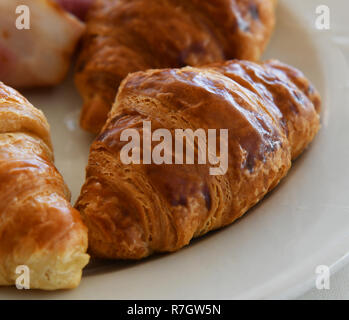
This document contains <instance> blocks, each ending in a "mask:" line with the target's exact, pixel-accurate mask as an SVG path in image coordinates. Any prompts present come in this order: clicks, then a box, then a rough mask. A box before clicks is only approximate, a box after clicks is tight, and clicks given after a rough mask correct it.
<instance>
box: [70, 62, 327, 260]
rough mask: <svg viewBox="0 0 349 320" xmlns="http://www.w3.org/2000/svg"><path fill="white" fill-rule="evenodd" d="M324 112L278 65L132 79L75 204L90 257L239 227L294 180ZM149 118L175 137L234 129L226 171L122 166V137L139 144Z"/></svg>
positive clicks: (228, 65) (171, 244)
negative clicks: (133, 135) (132, 136)
mask: <svg viewBox="0 0 349 320" xmlns="http://www.w3.org/2000/svg"><path fill="white" fill-rule="evenodd" d="M319 112H320V97H319V94H318V93H317V91H316V90H315V89H314V87H313V86H312V85H311V84H310V83H309V81H308V80H307V79H306V78H305V77H304V75H303V74H302V73H301V72H300V71H298V70H296V69H294V68H292V67H290V66H287V65H285V64H282V63H280V62H278V61H275V60H272V61H267V62H265V63H261V64H257V63H253V62H247V61H237V60H233V61H228V62H225V63H216V64H212V65H208V66H206V67H201V68H193V67H185V68H183V69H160V70H149V71H146V72H137V73H134V74H131V75H129V76H128V77H127V78H126V79H125V80H124V81H123V83H122V84H121V86H120V90H119V93H118V95H117V98H116V101H115V104H114V106H113V109H112V110H111V112H110V114H109V118H108V121H107V123H106V125H105V126H104V128H103V130H102V132H101V134H100V135H99V136H98V137H97V138H96V140H95V141H94V143H93V144H92V146H91V151H90V157H89V164H88V167H87V172H86V182H85V184H84V186H83V188H82V191H81V195H80V198H79V199H78V202H77V205H76V208H77V209H79V210H80V212H81V214H82V217H83V220H84V221H85V223H86V225H87V226H88V229H89V244H90V250H91V253H92V254H94V255H95V256H99V257H106V258H118V259H120V258H121V259H139V258H143V257H146V256H148V255H150V254H152V253H154V252H168V251H176V250H178V249H180V248H182V247H183V246H185V245H187V244H188V243H189V242H190V240H191V239H192V238H194V237H197V236H200V235H203V234H205V233H207V232H208V231H210V230H214V229H217V228H220V227H223V226H225V225H228V224H230V223H232V222H233V221H235V220H236V219H237V218H239V217H241V216H242V215H243V214H244V213H245V212H246V211H247V210H248V209H249V208H251V207H252V206H253V205H254V204H256V203H257V202H258V201H260V200H261V199H262V198H263V197H264V196H265V195H266V194H267V193H268V192H269V191H270V190H271V189H273V188H274V187H275V186H276V185H277V184H278V183H279V181H280V179H282V178H283V177H284V176H285V175H286V174H287V172H288V170H289V169H290V167H291V160H292V159H295V158H296V157H297V156H298V155H299V154H300V153H301V152H302V151H303V150H304V149H305V148H306V147H307V146H308V144H309V143H310V142H311V141H312V139H313V138H314V136H315V135H316V133H317V131H318V129H319ZM144 121H150V122H151V126H152V130H153V132H154V131H155V130H156V129H160V128H166V129H168V130H169V131H170V132H171V133H172V134H173V135H172V136H174V132H175V131H176V129H192V130H193V131H194V130H197V129H204V130H205V131H206V132H207V131H208V129H228V130H229V135H228V152H229V153H228V155H229V157H228V159H229V161H228V170H227V173H226V174H223V175H210V174H209V166H210V165H209V164H197V163H195V164H172V165H168V164H161V165H156V164H154V163H153V164H144V162H143V163H142V162H141V164H132V163H131V164H127V165H126V164H124V162H123V161H121V157H120V153H121V150H122V148H123V147H124V146H125V145H126V143H127V142H123V141H121V140H122V139H121V135H122V132H124V131H125V130H126V129H136V130H137V132H139V134H140V137H142V136H143V133H144V130H143V128H144ZM173 145H174V143H173ZM217 145H218V141H217ZM140 146H141V149H142V152H143V154H144V148H143V147H142V146H143V144H140ZM197 153H198V148H197V147H196V148H195V154H196V155H197Z"/></svg>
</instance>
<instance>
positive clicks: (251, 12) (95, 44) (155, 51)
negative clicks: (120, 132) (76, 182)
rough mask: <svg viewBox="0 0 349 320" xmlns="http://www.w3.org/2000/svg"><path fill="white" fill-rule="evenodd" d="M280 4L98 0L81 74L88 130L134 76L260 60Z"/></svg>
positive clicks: (268, 0)
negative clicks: (152, 71) (229, 62)
mask: <svg viewBox="0 0 349 320" xmlns="http://www.w3.org/2000/svg"><path fill="white" fill-rule="evenodd" d="M275 5H276V1H275V0H248V1H246V0H210V1H202V0H97V1H96V3H95V5H94V7H93V8H92V9H91V10H90V11H89V17H88V20H87V31H86V33H85V36H84V40H83V47H82V50H81V54H80V57H79V61H78V65H77V70H76V84H77V87H78V89H79V91H80V93H81V94H82V96H83V98H84V107H83V110H82V114H81V126H82V127H83V128H84V129H86V130H88V131H91V132H95V133H98V132H99V131H100V129H101V128H102V126H103V125H104V123H105V121H106V119H107V114H108V112H109V111H110V109H111V106H112V103H113V101H114V99H115V94H116V90H117V88H118V86H119V85H120V82H121V81H122V80H123V79H124V78H125V77H126V76H127V75H128V74H129V73H131V72H135V71H141V70H147V69H154V68H169V67H171V68H181V67H184V66H186V65H191V66H199V65H205V64H208V63H212V62H218V61H225V60H228V59H233V58H236V59H246V60H258V59H259V57H260V56H261V53H262V52H263V50H264V48H265V46H266V44H267V42H268V40H269V38H270V35H271V32H272V30H273V27H274V23H275V17H274V8H275Z"/></svg>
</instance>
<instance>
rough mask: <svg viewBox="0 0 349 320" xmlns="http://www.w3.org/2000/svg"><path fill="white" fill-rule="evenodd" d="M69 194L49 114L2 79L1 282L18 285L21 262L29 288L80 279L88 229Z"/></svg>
mask: <svg viewBox="0 0 349 320" xmlns="http://www.w3.org/2000/svg"><path fill="white" fill-rule="evenodd" d="M69 197H70V193H69V190H68V188H67V186H66V185H65V183H64V181H63V179H62V177H61V175H60V174H59V172H58V171H57V169H56V168H55V166H54V164H53V154H52V147H51V142H50V133H49V126H48V123H47V121H46V118H45V117H44V115H43V114H42V112H41V111H39V110H37V109H35V108H34V107H33V106H32V105H31V104H30V103H29V102H28V101H27V100H26V99H25V98H23V97H22V96H21V95H20V94H19V93H18V92H17V91H15V90H13V89H11V88H9V87H7V86H5V85H4V84H3V83H1V82H0V285H13V284H15V283H16V279H17V278H18V277H19V275H18V274H16V268H17V267H19V266H22V265H25V266H27V267H28V268H29V270H30V278H29V285H30V288H40V289H46V290H54V289H64V288H74V287H76V286H77V285H78V284H79V283H80V279H81V273H82V272H81V271H82V268H83V267H84V266H85V265H86V264H87V263H88V260H89V257H88V255H87V254H86V250H87V229H86V227H85V226H84V225H83V223H82V221H81V218H80V215H79V213H78V211H77V210H75V209H74V208H72V206H71V205H70V203H69V202H68V200H69Z"/></svg>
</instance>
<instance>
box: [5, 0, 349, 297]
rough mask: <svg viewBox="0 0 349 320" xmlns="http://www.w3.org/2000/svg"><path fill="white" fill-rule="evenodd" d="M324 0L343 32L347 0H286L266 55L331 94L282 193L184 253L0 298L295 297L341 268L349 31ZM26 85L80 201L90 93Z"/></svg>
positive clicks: (105, 267)
mask: <svg viewBox="0 0 349 320" xmlns="http://www.w3.org/2000/svg"><path fill="white" fill-rule="evenodd" d="M323 3H325V4H326V3H327V4H328V5H329V6H330V9H331V14H332V16H331V18H332V24H334V25H332V28H334V27H336V30H340V28H341V27H343V32H344V31H345V28H344V27H345V26H346V25H345V24H346V23H347V22H346V19H343V23H344V25H336V23H335V21H337V22H338V21H340V20H335V18H334V17H336V15H341V17H344V16H342V13H343V12H348V10H349V5H348V2H347V1H345V0H335V1H334V0H331V1H324V0H322V1H320V0H307V1H304V0H297V1H295V0H283V1H282V0H280V5H279V9H278V13H277V14H278V24H277V29H276V32H275V35H274V37H273V40H272V42H271V44H270V46H269V49H268V52H267V53H266V56H265V57H266V58H271V57H275V58H278V59H280V60H282V61H284V62H287V63H290V64H292V65H294V66H296V67H298V68H300V69H301V70H303V71H304V73H305V74H306V75H307V76H308V77H309V78H310V79H311V80H312V81H313V82H314V83H315V85H316V86H317V88H318V89H319V90H320V92H321V94H322V97H323V115H322V130H321V132H320V133H319V135H318V136H317V138H316V140H315V141H314V143H313V144H312V145H311V147H310V148H309V150H308V151H307V152H306V153H305V154H304V155H303V156H302V157H301V158H300V159H299V160H297V162H296V163H295V164H294V166H293V169H292V170H291V172H290V173H289V175H288V176H287V178H286V179H285V180H284V181H283V182H282V183H281V185H280V186H279V187H278V188H277V189H276V190H275V191H274V192H272V193H271V194H270V195H268V196H267V198H266V199H265V200H264V201H262V202H261V203H260V204H259V205H258V206H257V207H255V208H253V209H252V210H250V212H249V213H248V214H247V215H246V216H244V217H243V218H242V219H241V220H239V221H238V222H236V223H234V224H233V225H231V226H229V227H227V228H225V229H223V230H220V231H218V232H214V233H211V234H209V235H208V236H206V237H204V238H202V239H199V240H195V241H194V242H193V243H192V244H191V245H190V246H188V247H186V248H184V249H183V250H181V251H179V252H177V253H175V254H170V255H161V256H156V257H153V258H150V259H147V260H144V261H142V262H138V263H128V262H95V263H93V264H91V265H90V266H88V267H87V268H86V270H85V272H84V277H83V280H82V282H81V285H80V287H79V288H77V289H75V290H72V291H59V292H52V293H48V292H41V291H26V292H23V291H22V292H20V291H18V290H16V289H14V288H5V289H0V299H5V298H14V299H18V298H19V299H30V298H45V299H177V298H180V299H205V298H207V299H231V298H295V297H297V296H298V295H300V294H302V293H303V292H305V291H306V290H307V289H310V287H311V286H313V285H314V281H315V276H316V274H315V268H316V266H318V265H320V264H324V265H328V266H330V267H331V268H333V269H332V270H336V269H338V267H339V266H340V265H341V264H343V263H344V262H345V261H346V260H347V257H348V252H349V182H348V178H349V165H348V160H349V126H348V120H349V118H348V116H349V108H348V102H349V99H348V94H347V92H348V88H349V75H348V73H349V72H348V65H347V61H346V60H345V57H344V54H343V50H344V49H343V48H344V47H343V37H342V35H341V34H340V32H341V31H338V32H339V33H336V34H335V32H334V31H333V30H332V31H318V30H316V28H315V18H316V14H315V8H316V6H317V5H319V4H323ZM339 18H340V17H339V16H338V19H339ZM334 20H335V21H334ZM337 24H338V23H337ZM338 28H339V29H338ZM336 32H337V31H336ZM344 45H345V41H344ZM347 58H349V54H348V55H347ZM24 94H25V95H27V97H28V98H29V99H30V100H31V102H32V103H33V104H34V105H35V106H37V107H38V108H41V109H42V110H43V111H44V112H45V114H46V115H47V117H48V119H49V122H50V124H51V128H52V137H53V142H54V147H55V154H56V165H57V167H58V168H59V169H60V171H61V172H62V174H63V176H64V178H65V179H66V181H67V183H68V185H69V186H70V188H71V190H72V193H73V201H75V199H76V197H77V195H78V194H79V191H80V187H81V185H82V183H83V180H84V170H85V165H86V163H87V157H88V149H89V144H90V142H91V141H92V139H93V137H92V136H91V135H89V134H87V133H84V132H83V131H82V130H80V129H79V127H78V124H77V121H78V115H79V109H80V106H81V101H80V98H79V96H78V94H77V93H76V90H75V88H74V85H73V81H72V79H68V80H67V81H66V83H64V84H63V85H61V86H60V87H57V88H54V89H50V90H39V91H30V92H24Z"/></svg>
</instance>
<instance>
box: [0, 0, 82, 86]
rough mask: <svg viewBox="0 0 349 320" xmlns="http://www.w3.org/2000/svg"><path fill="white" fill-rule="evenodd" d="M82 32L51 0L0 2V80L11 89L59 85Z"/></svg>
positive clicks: (66, 13) (80, 27)
mask: <svg viewBox="0 0 349 320" xmlns="http://www.w3.org/2000/svg"><path fill="white" fill-rule="evenodd" d="M23 8H28V9H23ZM17 9H20V10H18V11H17ZM24 17H26V18H24ZM18 22H19V25H16V23H18ZM26 23H28V25H26ZM18 27H19V28H20V29H18ZM23 27H29V28H30V29H28V30H27V29H21V28H23ZM84 30H85V25H84V23H82V22H81V21H80V20H78V19H77V18H75V17H74V16H73V15H72V14H70V13H68V12H66V11H65V10H63V9H62V8H60V6H59V5H58V4H57V3H55V2H54V1H53V0H1V1H0V81H2V82H4V83H6V84H7V85H9V86H12V87H15V88H27V87H40V86H53V85H57V84H59V83H60V82H61V81H63V79H64V78H65V76H66V74H67V72H68V69H69V66H70V62H71V56H72V54H73V53H74V50H75V47H76V44H77V42H78V40H79V39H80V37H81V35H82V33H83V31H84Z"/></svg>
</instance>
